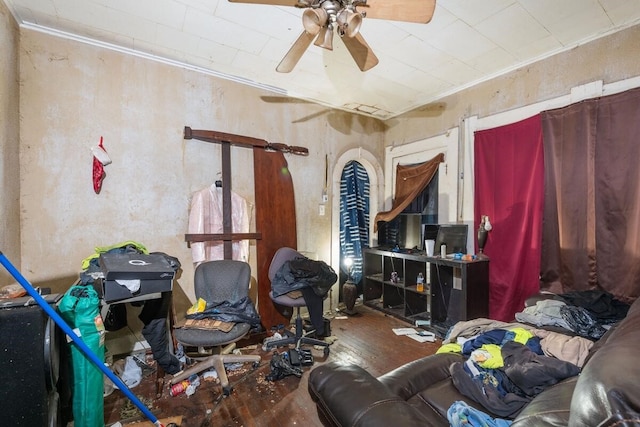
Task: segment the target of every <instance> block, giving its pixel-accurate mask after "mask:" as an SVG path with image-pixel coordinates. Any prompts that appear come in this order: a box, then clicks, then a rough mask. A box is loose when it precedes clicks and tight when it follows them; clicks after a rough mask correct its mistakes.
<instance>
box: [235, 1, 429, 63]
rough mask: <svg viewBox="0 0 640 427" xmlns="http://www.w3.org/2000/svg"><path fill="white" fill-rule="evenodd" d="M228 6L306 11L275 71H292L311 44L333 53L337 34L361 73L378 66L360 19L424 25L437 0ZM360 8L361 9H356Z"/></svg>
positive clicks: (305, 2)
mask: <svg viewBox="0 0 640 427" xmlns="http://www.w3.org/2000/svg"><path fill="white" fill-rule="evenodd" d="M229 1H230V2H231V3H256V4H269V5H276V6H294V7H299V8H304V9H306V10H305V11H304V13H303V14H302V25H303V27H304V31H303V32H302V34H300V36H299V37H298V39H297V40H296V41H295V42H294V43H293V46H291V48H290V49H289V51H288V52H287V54H286V55H285V56H284V58H283V59H282V61H280V64H278V66H277V67H276V71H278V72H281V73H288V72H291V70H293V68H294V67H295V66H296V64H297V63H298V61H299V60H300V58H302V55H303V54H304V53H305V51H306V50H307V48H308V47H309V45H311V42H313V41H314V40H315V42H314V45H316V46H319V47H322V48H324V49H328V50H333V33H334V30H335V32H337V33H338V36H340V39H341V40H342V41H343V42H344V44H345V46H346V47H347V50H348V51H349V53H350V54H351V56H352V57H353V59H354V61H355V62H356V64H357V65H358V67H359V68H360V70H362V71H367V70H369V69H371V68H373V67H375V66H376V65H377V64H378V58H377V57H376V55H375V54H374V53H373V50H371V48H370V47H369V45H368V44H367V42H366V41H365V40H364V38H363V37H362V35H361V34H360V27H361V25H362V20H363V18H365V16H366V17H368V18H374V19H385V20H390V21H404V22H415V23H422V24H426V23H428V22H429V21H431V18H432V16H433V12H434V9H435V7H436V0H229ZM359 9H362V10H359Z"/></svg>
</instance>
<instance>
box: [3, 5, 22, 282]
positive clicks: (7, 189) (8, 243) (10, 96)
mask: <svg viewBox="0 0 640 427" xmlns="http://www.w3.org/2000/svg"><path fill="white" fill-rule="evenodd" d="M18 81H19V78H18V26H17V24H16V22H15V20H14V19H13V17H12V16H11V13H9V11H8V9H7V7H6V6H5V4H4V2H0V223H1V224H2V226H1V227H2V228H0V251H2V253H4V254H5V255H6V256H7V258H8V259H9V260H10V261H11V262H12V263H14V264H15V265H16V266H19V265H20V258H21V256H20V192H19V190H20V187H19V179H20V175H19V167H18V166H19V159H18V147H19V144H18V142H19V118H18V117H19V115H18V100H19V87H20V86H19V84H18ZM12 282H14V280H13V278H12V277H11V276H10V275H9V274H8V273H7V271H6V270H5V269H4V268H2V267H0V286H4V285H6V284H9V283H12Z"/></svg>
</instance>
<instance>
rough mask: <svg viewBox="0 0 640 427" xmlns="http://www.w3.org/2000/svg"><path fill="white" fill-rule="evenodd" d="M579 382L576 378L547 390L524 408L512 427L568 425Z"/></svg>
mask: <svg viewBox="0 0 640 427" xmlns="http://www.w3.org/2000/svg"><path fill="white" fill-rule="evenodd" d="M577 381H578V377H577V376H575V377H571V378H567V379H566V380H564V381H561V382H559V383H558V384H555V385H552V386H551V387H549V388H547V389H546V390H545V391H543V392H542V393H540V394H539V395H537V396H536V397H535V398H534V399H533V400H532V401H531V402H529V404H528V405H527V406H525V407H524V409H523V410H522V411H521V412H520V414H519V415H518V417H517V418H516V419H515V420H513V423H512V425H511V427H543V426H548V427H552V426H553V427H555V426H566V425H568V424H569V407H570V406H571V396H572V395H573V390H574V388H575V387H576V382H577Z"/></svg>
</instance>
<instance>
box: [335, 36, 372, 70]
mask: <svg viewBox="0 0 640 427" xmlns="http://www.w3.org/2000/svg"><path fill="white" fill-rule="evenodd" d="M340 38H341V39H342V41H343V42H344V44H345V46H347V50H348V51H349V53H350V54H351V56H352V57H353V60H354V61H356V64H358V67H359V68H360V70H361V71H367V70H370V69H371V68H373V67H375V66H376V65H378V58H377V57H376V55H375V54H374V53H373V50H371V48H370V47H369V45H368V44H367V42H366V41H364V37H362V36H361V35H360V33H358V34H356V35H355V36H353V37H340Z"/></svg>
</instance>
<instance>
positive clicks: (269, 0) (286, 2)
mask: <svg viewBox="0 0 640 427" xmlns="http://www.w3.org/2000/svg"><path fill="white" fill-rule="evenodd" d="M229 3H254V4H271V5H275V6H297V5H298V3H299V1H298V0H229ZM300 7H305V6H302V5H301V6H300Z"/></svg>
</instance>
